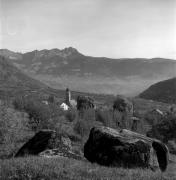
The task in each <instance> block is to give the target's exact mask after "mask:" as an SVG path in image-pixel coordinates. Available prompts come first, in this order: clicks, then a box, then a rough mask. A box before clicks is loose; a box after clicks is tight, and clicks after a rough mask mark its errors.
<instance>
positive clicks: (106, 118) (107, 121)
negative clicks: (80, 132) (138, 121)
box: [96, 110, 117, 128]
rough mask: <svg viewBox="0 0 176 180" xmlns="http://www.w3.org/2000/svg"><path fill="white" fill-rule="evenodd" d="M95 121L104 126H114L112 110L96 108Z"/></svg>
mask: <svg viewBox="0 0 176 180" xmlns="http://www.w3.org/2000/svg"><path fill="white" fill-rule="evenodd" d="M96 121H99V122H101V123H102V124H103V125H104V126H108V127H112V128H116V126H117V125H116V123H115V122H114V119H113V112H112V111H110V110H97V111H96Z"/></svg>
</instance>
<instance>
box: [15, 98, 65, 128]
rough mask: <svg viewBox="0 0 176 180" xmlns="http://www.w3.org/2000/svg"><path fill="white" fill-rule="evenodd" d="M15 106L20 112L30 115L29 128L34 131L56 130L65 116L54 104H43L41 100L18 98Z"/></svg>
mask: <svg viewBox="0 0 176 180" xmlns="http://www.w3.org/2000/svg"><path fill="white" fill-rule="evenodd" d="M13 105H14V107H15V108H16V109H18V110H20V111H25V112H26V113H28V115H29V122H28V124H29V126H30V127H31V128H32V130H34V131H36V130H39V129H48V128H51V129H55V124H56V123H57V121H59V120H60V117H61V116H63V115H64V112H63V111H62V110H61V109H59V108H58V107H57V105H56V104H54V103H52V104H49V105H46V104H43V103H42V102H41V100H39V99H36V98H33V97H30V98H29V97H26V98H24V97H22V98H16V99H15V100H14V101H13Z"/></svg>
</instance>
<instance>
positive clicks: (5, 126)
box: [0, 105, 33, 158]
mask: <svg viewBox="0 0 176 180" xmlns="http://www.w3.org/2000/svg"><path fill="white" fill-rule="evenodd" d="M27 122H28V116H27V114H26V113H22V112H18V111H15V110H14V109H12V108H10V107H8V106H4V105H1V106H0V143H1V148H0V158H5V157H9V156H12V155H13V154H14V153H15V152H16V151H17V149H18V148H19V147H20V146H21V145H22V143H24V142H25V141H26V139H28V138H29V137H30V136H31V134H32V135H33V133H32V132H31V131H30V129H29V128H28V126H27Z"/></svg>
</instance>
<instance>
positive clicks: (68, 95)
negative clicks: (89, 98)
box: [65, 88, 71, 106]
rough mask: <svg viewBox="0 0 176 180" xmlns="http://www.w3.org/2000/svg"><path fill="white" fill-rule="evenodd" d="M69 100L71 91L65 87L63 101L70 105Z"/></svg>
mask: <svg viewBox="0 0 176 180" xmlns="http://www.w3.org/2000/svg"><path fill="white" fill-rule="evenodd" d="M70 100H71V92H70V90H69V89H68V88H67V89H66V92H65V103H66V104H67V105H68V106H70Z"/></svg>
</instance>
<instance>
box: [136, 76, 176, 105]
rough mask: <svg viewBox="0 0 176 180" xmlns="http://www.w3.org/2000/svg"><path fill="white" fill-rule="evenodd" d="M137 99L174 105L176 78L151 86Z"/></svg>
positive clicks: (175, 99)
mask: <svg viewBox="0 0 176 180" xmlns="http://www.w3.org/2000/svg"><path fill="white" fill-rule="evenodd" d="M139 97H141V98H144V99H151V100H155V101H160V102H165V103H176V77H175V78H171V79H168V80H165V81H161V82H158V83H156V84H153V85H152V86H150V87H149V88H148V89H147V90H145V91H144V92H142V93H141V94H140V95H139Z"/></svg>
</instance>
